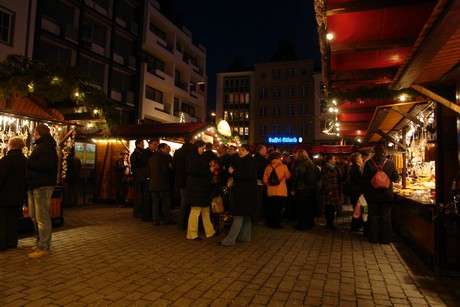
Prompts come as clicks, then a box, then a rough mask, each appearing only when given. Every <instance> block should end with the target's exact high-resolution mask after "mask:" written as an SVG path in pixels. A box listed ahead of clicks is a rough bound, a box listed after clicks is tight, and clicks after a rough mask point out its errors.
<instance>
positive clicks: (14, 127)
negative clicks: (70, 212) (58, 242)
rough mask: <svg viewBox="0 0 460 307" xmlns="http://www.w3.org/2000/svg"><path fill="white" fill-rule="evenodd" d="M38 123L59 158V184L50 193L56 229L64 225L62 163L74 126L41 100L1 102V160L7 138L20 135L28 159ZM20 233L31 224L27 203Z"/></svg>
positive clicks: (51, 212) (52, 216)
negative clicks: (53, 142)
mask: <svg viewBox="0 0 460 307" xmlns="http://www.w3.org/2000/svg"><path fill="white" fill-rule="evenodd" d="M39 123H46V124H47V125H48V126H49V127H50V132H51V135H52V136H53V138H54V139H55V140H56V143H57V144H58V147H59V150H58V157H59V161H60V165H59V171H58V178H57V182H58V185H57V186H56V189H55V191H54V192H53V195H52V198H51V204H50V216H51V221H52V223H53V226H59V225H61V224H62V223H63V222H64V216H63V208H62V201H63V195H64V188H63V185H62V182H63V180H64V179H65V170H66V169H65V163H64V162H63V161H65V158H66V155H67V154H68V152H69V149H70V147H72V146H74V145H73V144H74V140H75V129H76V126H75V125H74V124H71V123H69V122H67V121H65V120H64V117H63V116H62V114H60V113H59V112H58V111H56V110H53V109H47V108H46V105H44V104H43V103H42V102H40V101H38V100H37V101H32V100H30V99H27V98H18V97H14V98H13V99H11V100H10V101H6V100H0V158H2V157H3V155H4V154H6V152H7V148H8V142H9V139H10V138H12V137H15V136H20V137H22V138H23V139H24V141H25V143H26V147H25V148H24V150H23V151H24V155H26V156H28V155H30V154H31V153H32V150H33V142H34V139H33V132H34V130H35V127H36V126H37V124H39ZM20 225H21V230H22V231H29V230H30V229H32V228H31V222H30V220H29V219H28V210H27V204H24V209H23V212H22V218H21V224H20Z"/></svg>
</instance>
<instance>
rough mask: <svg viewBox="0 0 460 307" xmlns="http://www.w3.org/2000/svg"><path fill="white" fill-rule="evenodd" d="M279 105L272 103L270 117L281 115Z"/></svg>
mask: <svg viewBox="0 0 460 307" xmlns="http://www.w3.org/2000/svg"><path fill="white" fill-rule="evenodd" d="M280 109H281V107H280V106H279V105H274V106H273V113H272V117H280V116H281V111H280Z"/></svg>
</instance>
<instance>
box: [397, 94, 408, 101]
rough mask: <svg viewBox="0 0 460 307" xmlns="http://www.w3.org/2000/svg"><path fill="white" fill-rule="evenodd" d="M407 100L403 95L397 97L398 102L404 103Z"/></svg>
mask: <svg viewBox="0 0 460 307" xmlns="http://www.w3.org/2000/svg"><path fill="white" fill-rule="evenodd" d="M406 100H407V96H406V95H405V94H402V95H401V96H399V101H406Z"/></svg>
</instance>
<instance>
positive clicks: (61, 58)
mask: <svg viewBox="0 0 460 307" xmlns="http://www.w3.org/2000/svg"><path fill="white" fill-rule="evenodd" d="M37 59H38V60H39V61H41V62H43V63H60V64H67V65H72V62H71V61H72V51H71V50H70V49H66V48H63V47H61V46H57V45H52V44H50V43H48V42H45V41H41V42H40V49H39V50H38V52H37Z"/></svg>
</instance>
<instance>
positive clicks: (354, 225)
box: [347, 152, 367, 233]
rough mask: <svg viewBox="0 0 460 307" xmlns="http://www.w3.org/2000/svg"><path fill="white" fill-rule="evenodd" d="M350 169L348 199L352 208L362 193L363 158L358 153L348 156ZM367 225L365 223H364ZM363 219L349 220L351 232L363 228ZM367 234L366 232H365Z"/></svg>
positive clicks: (353, 218)
mask: <svg viewBox="0 0 460 307" xmlns="http://www.w3.org/2000/svg"><path fill="white" fill-rule="evenodd" d="M350 161H351V167H350V171H349V172H348V183H347V185H348V187H349V191H348V197H350V203H351V204H352V205H353V207H355V206H356V204H357V202H358V198H359V196H360V195H361V194H362V193H363V189H362V185H363V175H362V169H363V158H362V155H361V154H360V153H359V152H355V153H353V154H352V155H351V156H350ZM366 223H367V222H366ZM363 226H364V225H363V218H362V216H360V217H359V218H355V217H352V218H351V231H358V230H359V229H360V228H361V227H363ZM366 233H367V231H366Z"/></svg>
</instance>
